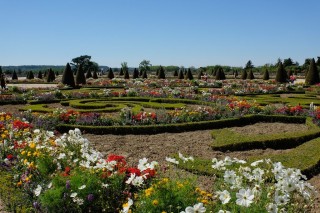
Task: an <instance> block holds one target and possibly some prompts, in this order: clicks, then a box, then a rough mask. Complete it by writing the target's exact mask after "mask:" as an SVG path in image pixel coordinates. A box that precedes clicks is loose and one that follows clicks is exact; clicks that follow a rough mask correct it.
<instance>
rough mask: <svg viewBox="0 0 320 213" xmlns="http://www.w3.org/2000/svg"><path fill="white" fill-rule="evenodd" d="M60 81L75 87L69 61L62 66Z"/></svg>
mask: <svg viewBox="0 0 320 213" xmlns="http://www.w3.org/2000/svg"><path fill="white" fill-rule="evenodd" d="M61 81H62V83H63V84H65V85H68V86H70V87H75V82H74V76H73V72H72V70H71V66H70V64H69V63H67V65H66V67H65V68H64V71H63V75H62V80H61Z"/></svg>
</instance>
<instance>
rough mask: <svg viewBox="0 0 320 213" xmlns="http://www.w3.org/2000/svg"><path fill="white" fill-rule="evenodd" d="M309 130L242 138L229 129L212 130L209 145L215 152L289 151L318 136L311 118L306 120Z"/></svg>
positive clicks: (316, 128)
mask: <svg viewBox="0 0 320 213" xmlns="http://www.w3.org/2000/svg"><path fill="white" fill-rule="evenodd" d="M306 125H307V126H309V128H310V129H308V130H306V131H303V132H298V133H292V132H287V133H278V134H264V135H249V136H244V135H241V134H238V133H236V132H233V131H230V130H229V129H221V130H213V131H212V133H211V134H212V137H213V138H214V139H215V140H214V142H213V143H212V144H211V147H212V149H213V150H216V151H222V152H225V151H243V150H250V149H266V148H272V149H289V148H293V147H296V146H299V145H301V144H302V143H304V142H306V141H309V140H312V139H314V138H316V137H319V136H320V128H319V127H318V126H316V125H315V124H313V123H312V120H311V118H308V119H307V120H306Z"/></svg>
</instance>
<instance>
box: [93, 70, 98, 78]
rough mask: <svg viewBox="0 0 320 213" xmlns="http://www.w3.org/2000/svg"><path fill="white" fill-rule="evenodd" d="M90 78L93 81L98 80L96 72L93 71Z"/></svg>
mask: <svg viewBox="0 0 320 213" xmlns="http://www.w3.org/2000/svg"><path fill="white" fill-rule="evenodd" d="M92 78H93V79H98V74H97V71H96V70H93V74H92Z"/></svg>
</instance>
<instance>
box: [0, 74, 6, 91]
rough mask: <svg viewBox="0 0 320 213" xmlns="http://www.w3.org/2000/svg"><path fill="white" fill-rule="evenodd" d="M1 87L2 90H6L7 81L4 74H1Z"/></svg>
mask: <svg viewBox="0 0 320 213" xmlns="http://www.w3.org/2000/svg"><path fill="white" fill-rule="evenodd" d="M0 85H1V89H5V88H6V80H5V79H4V74H3V73H1V75H0Z"/></svg>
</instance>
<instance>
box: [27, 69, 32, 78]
mask: <svg viewBox="0 0 320 213" xmlns="http://www.w3.org/2000/svg"><path fill="white" fill-rule="evenodd" d="M27 79H34V75H33V72H32V70H30V71H29V72H28V73H27Z"/></svg>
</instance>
